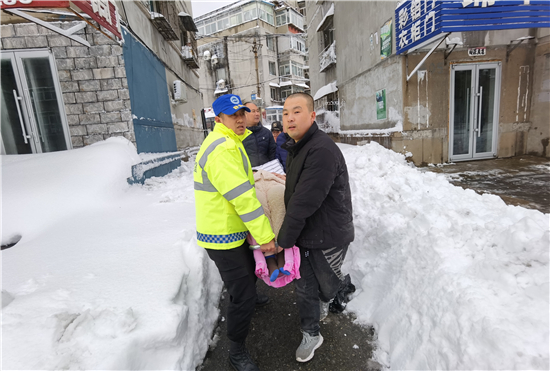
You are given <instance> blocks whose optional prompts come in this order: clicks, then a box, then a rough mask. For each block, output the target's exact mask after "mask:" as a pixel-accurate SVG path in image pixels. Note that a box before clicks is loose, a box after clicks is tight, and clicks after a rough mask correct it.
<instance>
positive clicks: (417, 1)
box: [394, 0, 550, 54]
mask: <svg viewBox="0 0 550 371" xmlns="http://www.w3.org/2000/svg"><path fill="white" fill-rule="evenodd" d="M549 11H550V1H548V0H506V1H504V0H404V1H402V3H401V4H400V5H399V6H398V7H397V8H396V9H395V28H394V32H395V44H396V45H395V50H396V54H401V53H403V52H405V51H412V50H416V49H419V48H422V47H424V46H426V45H428V44H430V43H433V42H434V41H436V39H439V38H441V37H443V36H444V34H446V33H451V32H471V31H493V30H509V29H521V28H541V27H550V18H549V17H548V12H549Z"/></svg>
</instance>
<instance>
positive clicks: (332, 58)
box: [319, 41, 336, 72]
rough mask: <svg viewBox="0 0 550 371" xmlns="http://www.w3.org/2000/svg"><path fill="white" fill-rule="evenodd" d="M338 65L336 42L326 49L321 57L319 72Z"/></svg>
mask: <svg viewBox="0 0 550 371" xmlns="http://www.w3.org/2000/svg"><path fill="white" fill-rule="evenodd" d="M335 64H336V41H333V42H332V44H330V46H328V47H327V48H325V50H323V52H322V53H321V54H320V55H319V72H324V71H325V70H327V69H328V68H329V67H330V66H332V65H335Z"/></svg>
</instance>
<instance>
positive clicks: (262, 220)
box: [205, 143, 275, 245]
mask: <svg viewBox="0 0 550 371" xmlns="http://www.w3.org/2000/svg"><path fill="white" fill-rule="evenodd" d="M227 146H228V147H229V146H231V143H228V144H227ZM236 150H237V151H238V149H237V148H228V149H227V151H223V152H221V151H220V152H219V153H216V154H215V156H214V158H213V159H212V160H210V159H209V161H208V163H207V164H206V168H205V170H206V172H207V174H208V178H209V179H210V181H211V182H212V185H213V186H214V187H215V188H216V189H217V190H218V192H219V193H220V194H221V195H222V196H223V197H224V198H225V199H226V200H227V201H228V202H229V203H230V204H231V205H232V206H233V207H234V209H235V212H236V214H237V215H238V217H239V218H240V219H241V220H242V222H243V223H244V224H245V226H246V228H247V229H248V230H249V231H250V233H251V234H252V236H253V237H254V239H255V240H256V242H257V243H259V244H260V245H262V244H265V243H268V242H269V241H271V240H272V239H274V238H275V234H274V233H273V231H272V230H271V225H270V224H269V219H267V217H266V216H265V214H264V210H263V208H262V204H261V203H260V201H258V198H257V197H256V189H255V188H254V178H253V177H251V178H250V177H249V176H248V174H246V173H245V172H244V171H245V168H244V167H243V158H242V155H241V153H235V154H233V155H228V152H235V151H236ZM224 152H225V153H224ZM239 152H240V151H239ZM237 156H238V157H237ZM244 159H246V161H247V162H248V158H247V157H246V156H245V157H244ZM247 165H248V166H247V167H248V168H249V170H248V171H249V172H250V173H251V172H252V170H251V169H250V166H249V164H247Z"/></svg>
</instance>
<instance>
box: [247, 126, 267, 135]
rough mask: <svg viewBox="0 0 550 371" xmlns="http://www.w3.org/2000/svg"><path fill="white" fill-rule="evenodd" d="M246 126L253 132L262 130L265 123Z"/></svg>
mask: <svg viewBox="0 0 550 371" xmlns="http://www.w3.org/2000/svg"><path fill="white" fill-rule="evenodd" d="M246 128H247V129H248V130H250V131H251V132H253V133H256V132H258V131H260V130H262V128H263V125H261V124H258V125H256V126H247V127H246Z"/></svg>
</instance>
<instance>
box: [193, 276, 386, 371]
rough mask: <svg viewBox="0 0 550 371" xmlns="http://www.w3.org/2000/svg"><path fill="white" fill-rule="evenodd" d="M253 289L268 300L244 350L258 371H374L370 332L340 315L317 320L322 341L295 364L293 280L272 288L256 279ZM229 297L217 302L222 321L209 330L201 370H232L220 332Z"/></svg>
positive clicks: (297, 338) (296, 320)
mask: <svg viewBox="0 0 550 371" xmlns="http://www.w3.org/2000/svg"><path fill="white" fill-rule="evenodd" d="M257 287H258V292H259V293H262V294H265V295H268V296H269V297H270V299H271V302H270V303H269V304H268V305H266V306H264V307H260V308H256V312H255V314H254V317H253V318H252V325H251V328H250V332H249V334H248V338H247V341H246V345H247V348H248V350H249V352H250V354H251V356H252V359H254V360H255V362H256V364H257V365H258V367H259V368H260V370H262V371H275V370H288V371H291V370H312V371H313V370H315V371H335V370H343V371H344V370H345V371H351V370H378V369H380V365H379V364H378V363H376V362H374V361H372V360H371V357H372V346H373V344H374V341H373V338H374V331H373V329H372V328H365V327H362V326H360V325H357V324H355V323H353V319H352V318H351V317H350V316H348V315H346V314H334V313H329V315H328V317H327V318H326V319H325V321H323V322H321V334H322V335H323V338H324V342H323V345H321V347H320V348H319V349H317V350H316V351H315V357H313V359H312V360H311V361H309V362H306V363H299V362H297V361H296V359H295V352H296V348H297V347H298V345H300V341H301V340H302V333H301V332H300V317H299V315H298V306H297V305H296V298H295V293H294V284H293V283H290V284H288V285H287V286H285V287H282V288H278V289H275V288H272V287H269V286H267V285H266V284H265V283H264V282H263V281H260V280H258V283H257ZM228 302H229V295H227V293H224V294H223V296H222V300H221V302H220V309H221V315H222V319H221V320H220V322H219V325H218V328H217V329H216V331H215V339H217V342H214V344H213V345H212V346H211V347H210V350H209V351H208V353H207V354H206V358H205V360H204V363H203V364H202V366H200V367H199V368H198V369H197V370H201V371H224V370H232V368H231V366H230V365H229V362H228V360H227V359H228V354H229V340H228V339H227V337H226V336H225V332H226V322H225V313H226V310H227V305H228Z"/></svg>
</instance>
